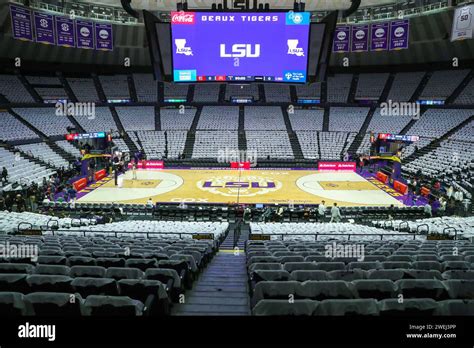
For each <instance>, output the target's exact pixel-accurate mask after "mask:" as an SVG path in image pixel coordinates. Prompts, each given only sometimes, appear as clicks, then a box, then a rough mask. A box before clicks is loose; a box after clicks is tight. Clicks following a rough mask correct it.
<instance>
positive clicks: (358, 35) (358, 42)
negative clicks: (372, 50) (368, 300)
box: [351, 25, 369, 52]
mask: <svg viewBox="0 0 474 348" xmlns="http://www.w3.org/2000/svg"><path fill="white" fill-rule="evenodd" d="M351 37H352V45H351V51H352V52H367V51H368V50H369V25H353V26H352V35H351Z"/></svg>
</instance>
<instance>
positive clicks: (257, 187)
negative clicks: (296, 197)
mask: <svg viewBox="0 0 474 348" xmlns="http://www.w3.org/2000/svg"><path fill="white" fill-rule="evenodd" d="M196 185H197V187H198V188H199V189H200V190H203V191H206V192H210V193H213V194H216V195H222V196H226V197H237V196H240V197H255V196H257V195H265V194H267V193H272V192H275V191H278V190H280V189H281V188H282V186H283V185H282V183H281V182H280V181H277V180H275V179H273V178H271V177H263V176H254V175H242V176H241V177H240V179H239V177H238V176H234V175H226V176H215V177H211V178H209V179H206V180H200V181H198V182H197V183H196Z"/></svg>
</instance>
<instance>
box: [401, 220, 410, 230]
mask: <svg viewBox="0 0 474 348" xmlns="http://www.w3.org/2000/svg"><path fill="white" fill-rule="evenodd" d="M403 224H407V228H408V227H410V224H409V223H408V221H402V222H400V223H399V224H398V230H399V231H401V229H402V225H403Z"/></svg>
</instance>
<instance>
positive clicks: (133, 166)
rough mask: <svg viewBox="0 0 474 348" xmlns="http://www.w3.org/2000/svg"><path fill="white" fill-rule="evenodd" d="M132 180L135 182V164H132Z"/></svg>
mask: <svg viewBox="0 0 474 348" xmlns="http://www.w3.org/2000/svg"><path fill="white" fill-rule="evenodd" d="M132 180H137V163H136V162H133V163H132Z"/></svg>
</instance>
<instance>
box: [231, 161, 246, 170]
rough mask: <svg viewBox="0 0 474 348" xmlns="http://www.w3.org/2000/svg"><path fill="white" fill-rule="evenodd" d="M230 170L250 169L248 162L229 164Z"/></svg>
mask: <svg viewBox="0 0 474 348" xmlns="http://www.w3.org/2000/svg"><path fill="white" fill-rule="evenodd" d="M230 167H231V168H232V169H250V162H230Z"/></svg>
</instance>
